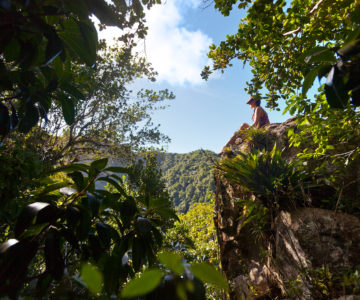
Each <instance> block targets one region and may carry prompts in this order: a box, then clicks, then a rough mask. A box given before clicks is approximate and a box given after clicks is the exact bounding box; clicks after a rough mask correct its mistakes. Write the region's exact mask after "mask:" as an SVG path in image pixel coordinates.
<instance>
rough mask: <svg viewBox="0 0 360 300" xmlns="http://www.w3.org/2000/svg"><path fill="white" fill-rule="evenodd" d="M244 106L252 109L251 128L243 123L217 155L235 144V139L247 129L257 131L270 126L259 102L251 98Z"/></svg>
mask: <svg viewBox="0 0 360 300" xmlns="http://www.w3.org/2000/svg"><path fill="white" fill-rule="evenodd" d="M246 104H249V105H250V107H251V108H253V109H254V113H253V115H252V119H253V123H252V124H251V126H250V125H249V124H247V123H243V124H242V125H241V126H240V129H239V130H238V131H236V132H234V135H233V136H232V137H231V139H230V140H229V141H228V142H227V143H226V145H225V146H224V148H223V149H222V151H221V152H220V153H219V154H220V155H221V154H223V153H224V151H225V150H226V148H228V147H229V146H232V145H234V144H235V141H236V139H237V138H238V137H239V135H240V134H241V132H242V131H244V130H246V129H248V128H249V127H253V128H257V129H259V128H261V127H264V126H265V125H267V124H270V121H269V117H268V115H267V113H266V111H265V110H264V109H263V108H262V107H261V106H260V104H261V100H256V99H255V98H254V97H253V96H251V97H250V99H249V100H248V102H246Z"/></svg>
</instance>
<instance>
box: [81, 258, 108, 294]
mask: <svg viewBox="0 0 360 300" xmlns="http://www.w3.org/2000/svg"><path fill="white" fill-rule="evenodd" d="M80 273H81V280H82V281H83V282H84V283H85V284H86V286H87V288H88V289H89V291H90V292H92V293H93V294H98V293H100V292H101V288H102V284H103V276H102V274H101V272H100V271H99V269H98V268H97V267H96V266H94V265H91V264H83V265H82V267H81V272H80Z"/></svg>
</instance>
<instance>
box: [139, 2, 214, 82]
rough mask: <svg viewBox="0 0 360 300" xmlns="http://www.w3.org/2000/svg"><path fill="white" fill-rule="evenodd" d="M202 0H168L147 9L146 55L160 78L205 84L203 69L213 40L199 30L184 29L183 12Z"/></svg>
mask: <svg viewBox="0 0 360 300" xmlns="http://www.w3.org/2000/svg"><path fill="white" fill-rule="evenodd" d="M200 3H201V1H199V0H168V1H167V2H166V3H165V4H162V5H156V6H154V7H152V8H151V10H150V11H148V12H147V15H146V19H147V26H148V27H149V30H148V35H147V37H146V41H145V49H146V56H147V59H148V60H149V62H151V63H152V65H153V67H154V69H155V70H156V71H157V72H158V73H159V76H158V80H159V81H166V82H168V83H170V84H172V85H183V84H191V85H197V84H200V83H202V82H203V81H202V79H201V77H200V72H201V70H202V68H203V66H204V65H206V64H207V62H208V59H207V57H206V53H207V51H208V47H209V45H210V44H211V43H212V40H211V38H210V37H209V36H207V35H205V34H204V33H203V32H201V31H200V30H196V31H190V30H188V29H187V28H185V26H184V25H185V22H186V20H184V16H183V14H184V12H185V10H186V9H196V8H197V7H198V6H199V5H200Z"/></svg>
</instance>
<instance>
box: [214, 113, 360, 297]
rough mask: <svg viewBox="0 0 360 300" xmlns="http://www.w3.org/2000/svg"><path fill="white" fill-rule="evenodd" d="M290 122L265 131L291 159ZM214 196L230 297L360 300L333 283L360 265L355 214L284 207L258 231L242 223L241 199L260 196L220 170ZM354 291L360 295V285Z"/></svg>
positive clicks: (359, 234)
mask: <svg viewBox="0 0 360 300" xmlns="http://www.w3.org/2000/svg"><path fill="white" fill-rule="evenodd" d="M291 126H295V124H294V119H290V120H288V121H286V122H285V123H282V124H270V125H268V127H267V133H266V134H267V136H268V138H269V139H270V140H271V141H272V142H275V141H276V143H277V147H278V149H280V148H285V149H286V150H285V159H286V160H287V161H291V160H293V159H294V157H295V156H296V152H297V151H296V149H289V147H288V140H287V129H288V128H289V127H291ZM246 149H248V147H247V146H246V142H245V141H242V140H241V139H239V141H238V143H237V144H236V145H234V146H233V150H237V151H241V152H244V151H246ZM230 155H231V154H230ZM215 194H216V202H215V213H214V221H215V225H216V227H217V235H218V241H219V245H220V256H221V263H222V268H223V270H224V273H225V275H226V277H227V279H228V281H229V283H230V286H231V289H232V291H231V295H230V298H231V299H335V298H336V299H359V298H358V296H355V295H348V296H346V292H347V291H345V288H344V289H343V290H335V288H334V287H333V286H334V285H335V283H336V282H339V281H342V280H344V276H345V275H344V274H346V270H354V268H356V267H357V266H360V220H359V219H358V218H357V217H355V216H352V215H349V214H345V213H341V212H338V211H335V210H327V209H321V208H316V207H313V206H306V205H304V206H294V207H293V208H281V207H280V208H279V209H278V210H277V212H276V213H275V214H273V215H272V217H271V221H270V222H269V224H268V227H267V229H266V230H264V231H263V232H262V233H260V234H256V235H255V234H254V232H253V231H254V228H251V226H243V225H244V222H245V219H244V210H245V209H246V208H244V206H242V205H239V201H237V200H238V199H244V198H247V199H252V198H254V199H255V197H256V195H253V194H252V193H250V192H244V190H243V189H242V188H241V187H239V186H236V185H234V184H232V183H230V182H229V181H228V180H226V179H225V178H224V176H223V175H222V174H221V173H220V172H217V173H216V174H215ZM337 275H338V276H337ZM329 282H332V283H333V285H331V283H329ZM359 282H360V281H359ZM323 285H325V286H323ZM326 285H329V286H326ZM350 294H359V289H358V290H357V291H352V292H351V293H350Z"/></svg>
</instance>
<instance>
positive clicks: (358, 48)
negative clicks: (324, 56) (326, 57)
mask: <svg viewBox="0 0 360 300" xmlns="http://www.w3.org/2000/svg"><path fill="white" fill-rule="evenodd" d="M359 52H360V40H355V41H352V42H350V43H348V44H346V45H345V46H343V47H342V48H340V49H339V50H338V51H337V53H339V55H341V56H342V57H344V58H348V59H349V58H351V57H352V56H354V55H357V54H359Z"/></svg>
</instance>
